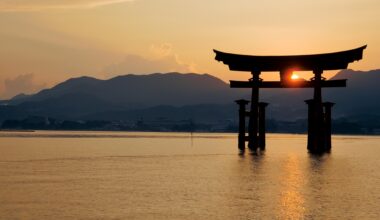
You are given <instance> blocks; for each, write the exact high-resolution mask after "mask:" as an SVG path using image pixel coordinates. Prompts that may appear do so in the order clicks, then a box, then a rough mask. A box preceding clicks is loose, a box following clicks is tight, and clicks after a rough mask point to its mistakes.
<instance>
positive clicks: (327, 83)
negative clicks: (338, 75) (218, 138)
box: [214, 46, 367, 153]
mask: <svg viewBox="0 0 380 220" xmlns="http://www.w3.org/2000/svg"><path fill="white" fill-rule="evenodd" d="M366 47H367V46H362V47H359V48H356V49H353V50H347V51H341V52H335V53H325V54H313V55H291V56H251V55H240V54H231V53H224V52H220V51H217V50H214V52H215V53H216V57H215V59H216V60H217V61H222V62H223V63H224V64H226V65H228V67H229V69H230V70H233V71H248V72H251V73H252V78H251V79H250V80H249V81H230V85H231V88H252V97H251V108H250V111H249V112H246V111H245V106H246V104H248V101H245V100H238V101H237V103H238V104H239V106H240V111H239V112H240V114H239V115H240V117H239V118H240V119H239V123H240V126H239V149H241V150H244V149H245V141H247V140H248V147H249V148H250V149H251V150H254V151H256V150H257V149H258V148H260V149H261V150H264V149H265V106H266V105H267V104H266V103H265V104H264V103H262V104H260V103H259V88H314V97H313V99H311V100H307V101H306V103H307V104H308V106H309V114H308V118H309V119H308V149H309V151H310V152H311V153H324V152H328V151H330V149H331V107H332V106H333V103H329V102H326V103H323V102H322V89H321V88H322V87H346V80H326V79H325V78H324V77H322V73H323V71H324V70H338V69H346V68H347V66H348V64H349V63H351V62H354V61H357V60H361V59H362V57H363V50H364V49H365V48H366ZM293 71H313V73H314V77H313V78H312V79H311V80H310V81H306V80H305V81H303V80H295V81H292V80H291V76H292V73H293ZM262 72H279V73H280V79H281V80H280V81H263V80H262V79H260V77H259V75H260V74H261V73H262ZM246 116H248V117H249V125H248V138H247V137H246V136H245V117H246Z"/></svg>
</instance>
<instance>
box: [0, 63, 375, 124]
mask: <svg viewBox="0 0 380 220" xmlns="http://www.w3.org/2000/svg"><path fill="white" fill-rule="evenodd" d="M231 78H233V75H231ZM333 79H348V87H347V88H324V89H323V99H324V101H331V102H336V103H337V104H336V105H335V106H334V108H333V117H334V118H346V119H348V120H351V121H355V120H356V121H359V122H360V123H369V122H371V121H372V122H373V119H374V118H378V116H379V113H378V112H380V103H379V102H378V101H377V99H378V97H379V95H380V87H379V86H378V85H379V84H380V70H373V71H368V72H364V71H353V70H344V71H341V72H339V73H338V74H337V75H336V76H334V77H333ZM260 93H261V94H260V98H261V101H265V102H269V103H270V105H269V106H268V109H267V117H268V119H275V120H282V121H295V120H301V119H305V118H306V117H307V109H306V104H305V103H304V100H306V99H310V98H311V97H312V96H313V91H312V89H262V90H260ZM248 97H250V90H249V89H248V90H247V89H231V88H229V85H228V84H227V83H225V82H223V81H222V80H220V79H218V78H216V77H213V76H211V75H208V74H203V75H199V74H179V73H168V74H151V75H125V76H119V77H115V78H112V79H109V80H99V79H95V78H90V77H81V78H73V79H69V80H67V81H65V82H63V83H60V84H58V85H57V86H54V87H53V88H50V89H45V90H42V91H41V92H39V93H37V94H35V95H20V96H16V97H14V98H13V99H11V100H8V101H2V102H1V105H0V122H1V121H3V120H5V119H23V118H25V117H27V116H29V115H35V116H45V117H54V118H57V119H62V120H110V121H114V120H126V121H136V120H139V119H140V118H143V119H144V120H157V119H162V120H163V119H168V120H189V119H192V120H196V121H201V122H205V123H206V122H207V123H208V122H212V121H214V122H215V121H228V120H236V118H237V106H236V104H235V103H234V100H236V99H241V98H248Z"/></svg>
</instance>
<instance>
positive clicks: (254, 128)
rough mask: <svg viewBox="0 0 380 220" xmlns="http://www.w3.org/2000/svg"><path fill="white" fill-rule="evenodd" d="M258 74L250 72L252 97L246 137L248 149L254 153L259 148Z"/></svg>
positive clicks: (257, 72)
mask: <svg viewBox="0 0 380 220" xmlns="http://www.w3.org/2000/svg"><path fill="white" fill-rule="evenodd" d="M259 75H260V72H259V71H253V72H252V76H253V77H252V80H251V82H252V97H251V109H250V110H251V111H250V115H249V124H248V129H249V130H248V135H249V142H248V147H249V149H251V150H253V151H256V150H257V148H258V147H259V139H258V121H259V120H258V119H259V83H260V78H259Z"/></svg>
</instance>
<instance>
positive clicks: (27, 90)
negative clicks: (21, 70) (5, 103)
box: [0, 73, 46, 98]
mask: <svg viewBox="0 0 380 220" xmlns="http://www.w3.org/2000/svg"><path fill="white" fill-rule="evenodd" d="M3 85H4V86H3V92H2V94H1V95H0V97H1V98H11V97H13V96H15V95H18V94H20V93H24V94H32V93H35V92H38V91H39V90H41V89H43V88H45V87H46V84H45V83H39V82H36V80H35V76H34V74H33V73H28V74H22V75H19V76H16V77H14V78H11V79H5V80H4V84H3Z"/></svg>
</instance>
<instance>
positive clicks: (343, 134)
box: [0, 129, 380, 136]
mask: <svg viewBox="0 0 380 220" xmlns="http://www.w3.org/2000/svg"><path fill="white" fill-rule="evenodd" d="M38 131H56V132H67V131H69V132H141V133H152V132H153V133H181V134H186V133H198V134H206V133H215V134H217V133H225V134H236V135H238V132H233V131H154V130H151V131H149V130H54V129H48V130H28V129H26V130H23V129H15V130H12V129H0V132H20V133H32V132H38ZM267 134H294V135H307V133H296V132H267ZM332 135H339V136H379V135H380V133H379V134H374V133H333V134H332Z"/></svg>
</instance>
